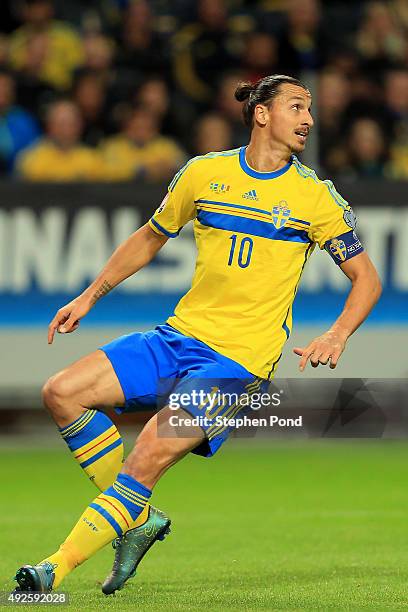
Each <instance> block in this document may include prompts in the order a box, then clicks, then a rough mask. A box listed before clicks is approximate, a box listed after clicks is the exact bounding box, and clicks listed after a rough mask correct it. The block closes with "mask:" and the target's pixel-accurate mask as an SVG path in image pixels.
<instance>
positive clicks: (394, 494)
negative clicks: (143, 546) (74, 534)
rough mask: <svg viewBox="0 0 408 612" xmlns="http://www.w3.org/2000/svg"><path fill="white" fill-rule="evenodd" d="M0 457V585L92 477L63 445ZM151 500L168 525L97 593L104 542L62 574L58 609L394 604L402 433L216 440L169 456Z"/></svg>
mask: <svg viewBox="0 0 408 612" xmlns="http://www.w3.org/2000/svg"><path fill="white" fill-rule="evenodd" d="M0 459H1V463H0V465H1V468H0V481H1V508H2V513H1V525H0V530H1V531H0V542H1V548H2V554H1V557H0V590H5V589H9V588H10V587H11V586H12V584H13V583H12V582H11V581H9V580H7V577H11V576H12V575H13V571H14V570H15V569H16V568H17V567H18V566H19V565H20V564H22V563H27V562H36V561H38V560H40V559H41V558H42V557H43V556H45V555H46V554H49V553H50V552H52V551H53V550H54V549H55V548H56V545H58V544H59V543H60V542H61V541H62V539H63V538H64V536H65V535H66V534H67V533H68V531H69V530H70V527H71V526H72V525H73V523H74V522H75V520H76V518H77V517H78V516H79V515H80V513H81V512H82V510H83V507H84V506H85V505H86V504H87V502H88V501H89V500H90V499H91V498H92V497H94V495H95V490H94V489H93V487H92V486H91V484H90V483H89V482H88V481H87V480H86V478H85V477H83V475H82V474H81V472H80V469H79V468H78V467H77V466H76V465H74V462H73V461H72V460H71V458H70V456H69V454H68V453H67V452H66V451H65V450H60V449H43V450H32V449H31V450H28V449H27V450H24V449H23V448H19V449H11V448H8V449H3V450H1V451H0ZM154 501H155V503H156V504H157V505H159V506H160V507H162V508H163V509H165V510H166V511H167V512H168V513H169V514H170V516H171V518H172V520H173V532H172V534H171V536H170V537H169V538H168V539H167V540H166V541H165V542H163V543H157V544H156V545H155V546H154V548H153V549H152V550H151V551H150V553H149V555H148V556H147V557H146V558H145V560H144V561H143V563H142V565H141V566H140V568H139V572H138V576H137V577H136V578H135V579H134V580H133V581H132V582H130V583H128V585H127V587H126V588H125V589H124V590H123V591H122V592H120V593H118V594H117V595H116V596H115V597H111V598H106V597H104V596H103V595H102V594H101V592H100V584H101V582H102V580H103V579H104V577H105V575H106V573H107V572H108V570H109V569H110V563H111V559H112V551H111V549H110V547H106V549H104V550H103V551H101V552H100V553H99V554H98V555H97V556H96V557H94V558H93V559H91V560H90V561H88V562H87V563H86V564H85V565H84V566H82V567H80V568H78V569H77V570H75V572H74V573H73V574H71V576H69V577H68V578H67V579H66V581H65V582H64V584H63V587H64V589H65V590H66V591H67V592H69V594H70V597H71V604H70V606H69V609H70V610H81V611H84V610H118V611H122V610H128V609H129V610H130V609H133V610H135V609H136V610H139V609H140V610H168V609H173V610H205V611H206V612H208V611H210V610H322V611H324V610H353V611H354V610H376V611H380V610H398V609H406V608H407V607H408V586H407V579H408V444H406V443H403V442H395V441H375V442H374V441H366V442H356V441H354V442H353V441H347V442H341V441H334V440H333V441H304V442H296V441H293V442H290V443H289V442H285V443H283V442H271V443H270V444H268V445H266V444H264V445H263V446H259V445H257V444H256V443H255V441H247V442H245V441H241V442H240V443H239V444H238V443H234V442H230V443H229V444H228V445H226V447H225V448H224V449H223V450H222V451H221V452H220V453H219V455H218V456H216V457H215V458H213V459H211V460H204V459H201V458H197V457H193V456H190V457H188V458H187V459H186V460H184V461H183V462H182V463H181V464H179V465H178V466H177V467H176V468H173V469H172V470H171V472H169V473H168V474H167V475H166V476H165V478H164V479H163V481H162V482H161V483H160V485H159V486H158V487H157V489H156V491H155V494H154ZM8 609H9V610H10V608H8ZM25 609H28V607H25ZM32 609H36V610H38V607H36V608H33V607H32ZM65 609H66V608H65Z"/></svg>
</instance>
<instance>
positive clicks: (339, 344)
mask: <svg viewBox="0 0 408 612" xmlns="http://www.w3.org/2000/svg"><path fill="white" fill-rule="evenodd" d="M346 341H347V338H346V337H345V336H343V335H342V334H340V333H339V332H335V331H327V332H326V333H324V334H323V335H322V336H319V337H318V338H315V339H314V340H312V342H310V344H308V345H307V346H305V347H303V348H298V347H296V348H294V349H293V352H294V353H295V354H296V355H299V356H300V357H301V360H300V363H299V370H300V371H301V372H303V370H304V369H305V367H306V364H307V362H308V361H310V364H311V365H312V366H313V367H314V368H317V366H318V365H319V364H321V365H327V364H328V363H329V364H330V367H331V368H332V369H333V368H335V367H336V365H337V362H338V360H339V359H340V355H341V354H342V352H343V351H344V349H345V346H346Z"/></svg>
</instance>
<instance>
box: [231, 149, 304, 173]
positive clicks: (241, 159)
mask: <svg viewBox="0 0 408 612" xmlns="http://www.w3.org/2000/svg"><path fill="white" fill-rule="evenodd" d="M245 153H246V147H241V149H240V151H239V164H240V166H241V168H242V169H243V171H244V172H246V174H249V176H252V178H257V179H262V180H264V181H265V180H267V179H274V178H277V177H278V176H282V174H285V172H287V171H288V170H289V168H290V167H291V165H292V158H291V159H290V161H289V162H288V163H287V164H286V166H283V168H280V170H275V172H258V171H257V170H254V169H253V168H251V166H248V164H247V161H246V159H245Z"/></svg>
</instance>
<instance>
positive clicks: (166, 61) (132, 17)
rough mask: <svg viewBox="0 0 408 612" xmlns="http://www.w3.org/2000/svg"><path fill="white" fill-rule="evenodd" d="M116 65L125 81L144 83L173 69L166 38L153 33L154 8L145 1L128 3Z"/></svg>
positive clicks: (139, 0)
mask: <svg viewBox="0 0 408 612" xmlns="http://www.w3.org/2000/svg"><path fill="white" fill-rule="evenodd" d="M118 40H119V45H118V55H117V60H116V65H117V67H118V69H119V71H120V72H121V73H122V78H128V79H129V80H133V81H134V80H135V79H138V80H141V79H142V78H143V77H148V76H149V75H151V73H152V72H153V73H155V74H162V75H163V76H165V74H166V73H167V72H168V71H169V70H170V54H169V49H168V46H167V43H166V40H165V38H164V37H163V36H160V35H159V34H158V33H157V32H156V31H155V30H154V15H153V12H152V7H151V4H150V3H149V2H147V1H146V0H134V1H133V2H129V4H128V7H127V9H126V11H125V12H124V15H123V20H122V26H121V31H120V33H119V36H118Z"/></svg>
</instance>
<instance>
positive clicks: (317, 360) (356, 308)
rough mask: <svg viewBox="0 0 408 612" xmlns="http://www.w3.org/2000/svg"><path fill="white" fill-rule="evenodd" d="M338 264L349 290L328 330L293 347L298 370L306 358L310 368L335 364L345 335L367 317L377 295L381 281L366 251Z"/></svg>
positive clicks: (301, 369) (345, 337) (332, 366)
mask: <svg viewBox="0 0 408 612" xmlns="http://www.w3.org/2000/svg"><path fill="white" fill-rule="evenodd" d="M339 267H340V268H341V270H342V271H343V272H344V274H345V275H346V276H347V277H348V278H349V279H350V281H351V284H352V287H351V290H350V293H349V295H348V297H347V300H346V303H345V305H344V308H343V311H342V313H341V314H340V316H339V317H338V319H337V320H336V321H335V323H334V324H333V325H332V326H331V328H330V329H329V330H328V331H326V332H325V333H324V334H322V335H321V336H319V337H317V338H315V339H314V340H312V342H310V343H309V344H308V345H307V346H305V347H303V348H294V349H293V351H294V353H296V355H299V356H301V360H300V363H299V369H300V371H303V370H304V369H305V367H306V365H307V362H308V361H310V363H311V365H312V366H313V367H314V368H316V367H317V366H318V365H319V364H321V365H327V364H328V363H330V367H331V368H335V367H336V365H337V363H338V360H339V359H340V356H341V354H342V353H343V351H344V349H345V347H346V342H347V340H348V338H349V337H350V336H351V334H352V333H353V332H355V331H356V329H357V328H358V327H359V326H360V325H361V323H363V321H364V320H365V319H366V318H367V317H368V315H369V313H370V312H371V310H372V308H373V307H374V305H375V304H376V302H377V301H378V299H379V297H380V295H381V281H380V278H379V276H378V274H377V271H376V269H375V267H374V265H373V263H372V262H371V260H370V258H369V256H368V255H367V253H365V252H362V253H360V254H358V255H356V256H355V257H353V258H352V259H349V260H347V261H344V262H343V263H342V264H340V266H339Z"/></svg>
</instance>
